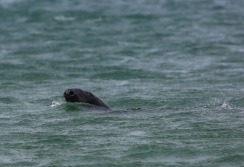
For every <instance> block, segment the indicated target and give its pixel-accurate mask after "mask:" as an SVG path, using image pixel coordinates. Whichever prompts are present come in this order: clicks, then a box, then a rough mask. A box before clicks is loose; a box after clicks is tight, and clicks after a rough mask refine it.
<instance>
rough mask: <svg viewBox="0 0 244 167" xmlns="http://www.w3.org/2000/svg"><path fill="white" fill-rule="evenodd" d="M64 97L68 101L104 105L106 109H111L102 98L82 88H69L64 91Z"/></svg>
mask: <svg viewBox="0 0 244 167" xmlns="http://www.w3.org/2000/svg"><path fill="white" fill-rule="evenodd" d="M64 98H65V100H66V101H67V102H71V103H75V102H82V103H89V104H92V105H96V106H100V107H104V108H106V109H110V108H109V107H108V106H107V104H105V103H104V102H103V101H102V100H101V99H99V98H98V97H97V96H95V95H94V94H92V93H91V92H88V91H85V90H81V89H77V88H75V89H67V90H66V91H65V92H64Z"/></svg>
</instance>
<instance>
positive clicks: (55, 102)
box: [51, 101, 64, 107]
mask: <svg viewBox="0 0 244 167" xmlns="http://www.w3.org/2000/svg"><path fill="white" fill-rule="evenodd" d="M63 103H64V102H60V101H53V102H52V104H51V107H57V106H60V105H62V104H63Z"/></svg>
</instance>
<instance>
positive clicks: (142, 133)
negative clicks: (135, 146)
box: [127, 131, 146, 137]
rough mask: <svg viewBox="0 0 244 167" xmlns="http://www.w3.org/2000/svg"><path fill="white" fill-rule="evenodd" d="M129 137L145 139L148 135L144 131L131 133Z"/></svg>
mask: <svg viewBox="0 0 244 167" xmlns="http://www.w3.org/2000/svg"><path fill="white" fill-rule="evenodd" d="M127 135H128V136H137V137H143V136H145V135H146V133H145V132H144V131H131V132H129V133H128V134H127Z"/></svg>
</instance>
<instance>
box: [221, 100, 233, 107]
mask: <svg viewBox="0 0 244 167" xmlns="http://www.w3.org/2000/svg"><path fill="white" fill-rule="evenodd" d="M221 107H222V108H225V109H233V108H232V107H231V106H230V104H229V102H226V101H225V102H224V103H223V104H222V106H221Z"/></svg>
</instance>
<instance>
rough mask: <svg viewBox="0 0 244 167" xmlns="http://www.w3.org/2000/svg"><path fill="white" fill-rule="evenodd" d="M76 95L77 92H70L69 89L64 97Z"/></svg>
mask: <svg viewBox="0 0 244 167" xmlns="http://www.w3.org/2000/svg"><path fill="white" fill-rule="evenodd" d="M74 95H75V92H74V91H73V90H70V89H68V90H66V91H65V92H64V97H72V96H74Z"/></svg>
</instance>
